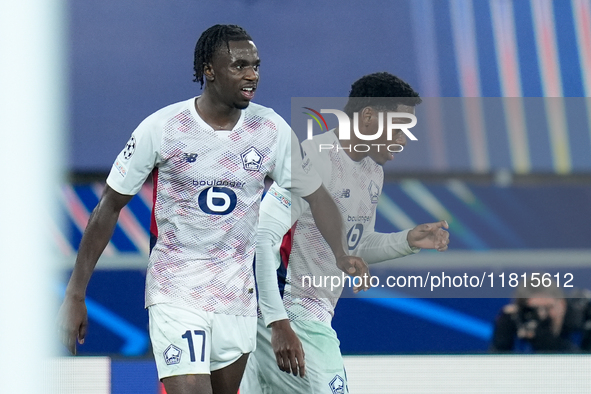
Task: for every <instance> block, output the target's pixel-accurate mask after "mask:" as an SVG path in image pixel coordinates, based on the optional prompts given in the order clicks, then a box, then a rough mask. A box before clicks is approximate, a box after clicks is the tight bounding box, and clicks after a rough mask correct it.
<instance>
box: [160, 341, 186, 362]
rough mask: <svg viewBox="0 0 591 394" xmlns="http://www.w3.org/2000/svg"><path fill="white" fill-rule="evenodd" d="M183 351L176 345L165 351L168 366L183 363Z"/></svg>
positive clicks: (165, 360)
mask: <svg viewBox="0 0 591 394" xmlns="http://www.w3.org/2000/svg"><path fill="white" fill-rule="evenodd" d="M182 354H183V351H182V350H181V349H179V348H178V347H176V346H174V345H169V346H168V347H167V348H166V350H165V351H164V362H166V365H173V364H178V363H180V362H181V355H182Z"/></svg>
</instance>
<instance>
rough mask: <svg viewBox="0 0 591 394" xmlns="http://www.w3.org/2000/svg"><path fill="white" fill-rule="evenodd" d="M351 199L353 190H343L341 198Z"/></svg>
mask: <svg viewBox="0 0 591 394" xmlns="http://www.w3.org/2000/svg"><path fill="white" fill-rule="evenodd" d="M349 197H351V189H343V192H342V193H341V198H349Z"/></svg>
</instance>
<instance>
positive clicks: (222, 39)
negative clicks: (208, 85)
mask: <svg viewBox="0 0 591 394" xmlns="http://www.w3.org/2000/svg"><path fill="white" fill-rule="evenodd" d="M243 40H252V38H251V37H250V35H249V34H248V33H247V32H246V30H244V29H243V28H242V27H240V26H238V25H215V26H212V27H210V28H209V29H207V30H205V31H204V32H203V33H202V34H201V37H199V40H197V45H195V58H194V61H193V70H194V74H193V75H194V77H195V78H194V79H193V82H199V83H200V84H201V87H203V83H204V81H203V66H204V65H205V64H207V63H211V60H212V59H213V55H214V54H215V51H216V50H217V49H218V48H220V47H221V46H222V45H223V44H224V43H225V44H226V47H227V48H228V52H229V51H230V44H229V42H230V41H243Z"/></svg>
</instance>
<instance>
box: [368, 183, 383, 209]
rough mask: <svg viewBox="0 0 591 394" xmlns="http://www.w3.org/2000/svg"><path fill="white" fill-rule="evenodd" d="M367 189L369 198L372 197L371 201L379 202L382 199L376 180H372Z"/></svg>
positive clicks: (373, 202)
mask: <svg viewBox="0 0 591 394" xmlns="http://www.w3.org/2000/svg"><path fill="white" fill-rule="evenodd" d="M367 190H369V198H371V203H372V204H377V203H378V200H379V199H380V188H379V187H378V185H376V184H375V183H374V181H371V182H370V183H369V187H368V188H367Z"/></svg>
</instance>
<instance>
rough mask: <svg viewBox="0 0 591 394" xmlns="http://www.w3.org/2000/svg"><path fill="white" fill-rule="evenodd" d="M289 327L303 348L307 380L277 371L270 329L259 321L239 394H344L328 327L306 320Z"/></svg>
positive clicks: (334, 343) (333, 335) (336, 343)
mask: <svg viewBox="0 0 591 394" xmlns="http://www.w3.org/2000/svg"><path fill="white" fill-rule="evenodd" d="M290 323H291V327H292V328H293V330H294V331H295V333H296V334H297V336H298V338H300V341H301V342H302V346H303V348H304V353H305V360H306V376H305V377H304V378H301V377H300V376H293V375H292V374H289V373H286V372H283V371H281V370H280V369H279V367H278V366H277V361H276V358H275V354H274V353H273V348H272V347H271V329H270V328H267V327H265V323H263V319H258V334H257V347H256V350H255V351H254V352H253V353H252V354H251V355H250V356H249V357H248V363H247V364H246V370H245V371H244V376H243V378H242V382H241V383H240V394H276V393H298V394H300V393H302V394H304V393H305V394H347V393H348V392H349V390H348V387H347V376H346V373H345V366H344V364H343V357H342V356H341V350H340V348H339V345H340V342H339V340H338V338H337V335H336V332H335V331H334V330H333V329H332V327H331V326H330V324H327V323H321V322H316V321H307V320H296V321H292V322H290Z"/></svg>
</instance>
